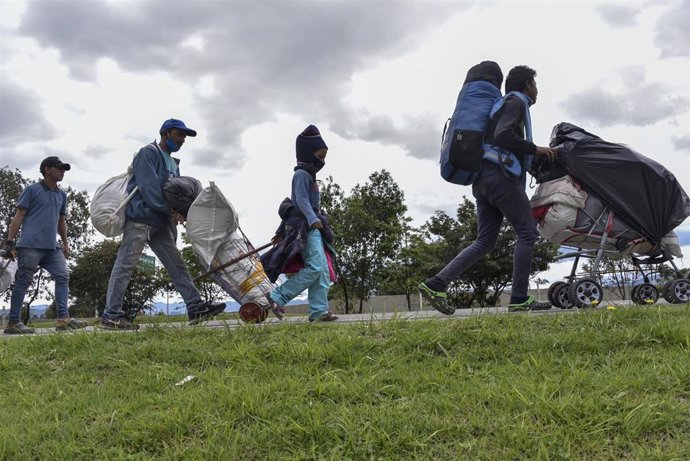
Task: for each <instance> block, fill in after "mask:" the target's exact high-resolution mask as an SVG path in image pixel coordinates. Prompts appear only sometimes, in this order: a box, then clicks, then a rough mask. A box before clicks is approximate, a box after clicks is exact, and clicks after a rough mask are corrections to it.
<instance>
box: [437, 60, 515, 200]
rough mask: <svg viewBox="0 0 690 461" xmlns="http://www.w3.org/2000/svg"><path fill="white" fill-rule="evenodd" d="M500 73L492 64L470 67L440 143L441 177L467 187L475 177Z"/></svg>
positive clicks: (499, 91)
mask: <svg viewBox="0 0 690 461" xmlns="http://www.w3.org/2000/svg"><path fill="white" fill-rule="evenodd" d="M502 83H503V73H502V72H501V68H500V67H499V66H498V64H496V63H495V62H493V61H483V62H481V63H479V64H477V65H475V66H473V67H472V68H471V69H470V70H469V71H468V72H467V77H466V78H465V82H464V83H463V85H462V89H461V90H460V94H459V95H458V101H457V103H456V105H455V110H454V111H453V116H452V117H451V118H450V120H449V121H448V122H447V123H446V126H445V127H444V130H443V139H442V142H441V176H442V177H443V179H445V180H446V181H448V182H451V183H453V184H460V185H463V186H467V185H469V184H472V183H473V182H474V181H476V180H477V178H478V177H479V172H480V171H481V167H482V160H483V158H484V145H483V144H484V132H485V131H486V129H487V127H488V125H489V121H490V114H491V108H492V107H493V105H494V103H495V102H496V101H498V100H499V99H501V89H500V88H501V84H502Z"/></svg>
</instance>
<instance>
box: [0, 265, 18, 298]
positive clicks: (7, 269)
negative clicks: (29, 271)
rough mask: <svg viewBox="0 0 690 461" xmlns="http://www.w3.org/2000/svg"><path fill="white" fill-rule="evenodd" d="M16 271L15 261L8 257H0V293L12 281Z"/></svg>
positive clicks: (5, 289)
mask: <svg viewBox="0 0 690 461" xmlns="http://www.w3.org/2000/svg"><path fill="white" fill-rule="evenodd" d="M16 273H17V261H16V260H14V259H10V258H0V293H4V292H5V291H7V289H8V288H9V287H10V285H12V282H14V275H15V274H16Z"/></svg>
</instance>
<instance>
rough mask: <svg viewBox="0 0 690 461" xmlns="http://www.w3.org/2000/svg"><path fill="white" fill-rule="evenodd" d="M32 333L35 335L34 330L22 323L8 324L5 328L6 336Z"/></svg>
mask: <svg viewBox="0 0 690 461" xmlns="http://www.w3.org/2000/svg"><path fill="white" fill-rule="evenodd" d="M32 333H36V330H34V329H33V328H29V327H27V326H26V325H24V324H23V323H22V322H17V323H14V324H12V323H8V324H7V327H5V334H6V335H30V334H32Z"/></svg>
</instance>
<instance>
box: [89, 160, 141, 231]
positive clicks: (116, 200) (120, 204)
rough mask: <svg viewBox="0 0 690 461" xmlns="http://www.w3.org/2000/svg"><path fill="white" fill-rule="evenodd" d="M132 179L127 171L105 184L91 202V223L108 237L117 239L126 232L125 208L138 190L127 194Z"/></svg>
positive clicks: (97, 190)
mask: <svg viewBox="0 0 690 461" xmlns="http://www.w3.org/2000/svg"><path fill="white" fill-rule="evenodd" d="M131 177H132V175H131V173H130V172H129V171H127V172H126V173H122V174H121V175H118V176H114V177H112V178H110V179H108V180H107V181H106V182H105V183H103V184H102V185H101V186H100V187H99V188H98V189H96V193H95V194H94V195H93V199H92V200H91V223H92V224H93V227H95V228H96V230H97V231H98V232H100V233H101V234H103V235H105V236H106V237H117V236H118V235H120V234H122V233H123V232H124V230H125V207H126V206H127V203H129V200H130V199H131V198H132V196H133V195H134V194H136V193H137V190H138V188H135V189H134V190H133V191H132V193H131V194H129V195H128V194H127V183H128V182H129V180H130V178H131Z"/></svg>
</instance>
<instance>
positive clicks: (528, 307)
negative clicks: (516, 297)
mask: <svg viewBox="0 0 690 461" xmlns="http://www.w3.org/2000/svg"><path fill="white" fill-rule="evenodd" d="M549 309H551V303H549V302H545V301H539V300H537V298H535V297H534V296H530V297H529V298H527V301H524V302H521V303H517V304H508V312H527V311H548V310H549Z"/></svg>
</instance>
